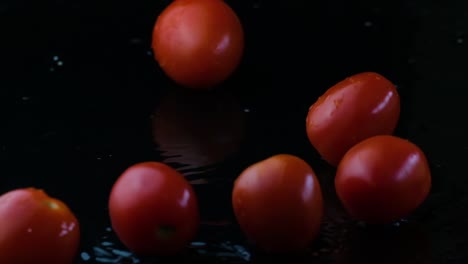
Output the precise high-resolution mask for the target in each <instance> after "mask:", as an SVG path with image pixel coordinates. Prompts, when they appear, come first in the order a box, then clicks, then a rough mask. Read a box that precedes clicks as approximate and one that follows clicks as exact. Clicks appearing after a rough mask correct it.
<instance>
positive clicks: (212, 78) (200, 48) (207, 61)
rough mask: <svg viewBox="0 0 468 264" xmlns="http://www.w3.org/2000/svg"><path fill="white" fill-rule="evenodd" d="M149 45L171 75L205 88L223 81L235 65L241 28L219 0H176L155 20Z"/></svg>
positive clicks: (239, 53) (240, 51)
mask: <svg viewBox="0 0 468 264" xmlns="http://www.w3.org/2000/svg"><path fill="white" fill-rule="evenodd" d="M152 48H153V51H154V57H155V59H156V61H158V63H159V65H160V67H161V68H162V70H163V71H164V72H165V73H166V74H167V75H168V76H169V77H170V78H171V79H173V80H174V81H175V82H177V83H179V84H181V85H183V86H186V87H191V88H197V89H206V88H211V87H213V86H215V85H217V84H219V83H221V82H223V81H224V80H225V79H227V78H228V77H229V76H230V75H231V74H232V73H233V72H234V71H235V69H236V68H237V67H238V65H239V63H240V61H241V57H242V54H243V50H244V32H243V29H242V25H241V23H240V21H239V18H238V17H237V15H236V14H235V12H234V11H233V10H232V9H231V8H230V7H229V6H228V5H227V4H226V3H225V2H224V1H223V0H177V1H173V2H172V3H171V4H170V5H169V6H167V7H166V9H165V10H163V12H162V13H161V14H160V16H159V17H158V19H157V20H156V23H155V26H154V29H153V41H152Z"/></svg>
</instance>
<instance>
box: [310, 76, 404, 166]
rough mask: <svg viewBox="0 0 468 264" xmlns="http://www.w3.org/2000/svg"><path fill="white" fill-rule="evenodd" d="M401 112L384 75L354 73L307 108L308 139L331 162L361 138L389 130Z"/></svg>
mask: <svg viewBox="0 0 468 264" xmlns="http://www.w3.org/2000/svg"><path fill="white" fill-rule="evenodd" d="M399 116H400V97H399V95H398V92H397V91H396V89H395V86H394V85H393V84H392V83H391V82H390V81H389V80H387V79H385V78H384V77H383V76H381V75H379V74H377V73H373V72H365V73H360V74H356V75H354V76H351V77H349V78H346V79H345V80H343V81H341V82H339V83H337V84H336V85H334V86H333V87H331V88H330V89H328V90H327V91H326V92H325V93H324V94H323V95H322V96H321V97H320V98H319V99H318V100H317V101H316V102H315V103H314V104H313V105H312V106H311V107H310V109H309V113H308V115H307V121H306V130H307V135H308V137H309V140H310V142H311V143H312V145H313V146H314V147H315V149H316V150H317V151H318V152H319V153H320V155H321V156H322V157H323V159H325V160H326V161H327V162H329V163H330V164H332V165H335V166H336V165H338V163H339V162H340V160H341V158H342V157H343V155H344V154H345V153H346V151H348V150H349V149H350V148H351V147H352V146H354V145H355V144H357V143H359V142H360V141H362V140H364V139H366V138H369V137H372V136H376V135H386V134H392V133H393V131H394V130H395V127H396V125H397V122H398V119H399Z"/></svg>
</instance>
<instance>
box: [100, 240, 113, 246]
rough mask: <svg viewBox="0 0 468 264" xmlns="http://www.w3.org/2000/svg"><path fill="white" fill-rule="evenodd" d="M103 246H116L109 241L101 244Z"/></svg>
mask: <svg viewBox="0 0 468 264" xmlns="http://www.w3.org/2000/svg"><path fill="white" fill-rule="evenodd" d="M101 245H103V246H105V247H109V246H112V245H114V243H112V242H108V241H104V242H102V243H101Z"/></svg>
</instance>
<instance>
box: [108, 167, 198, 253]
mask: <svg viewBox="0 0 468 264" xmlns="http://www.w3.org/2000/svg"><path fill="white" fill-rule="evenodd" d="M109 213H110V218H111V222H112V227H113V229H114V231H115V233H116V234H117V236H118V237H119V239H120V240H121V241H122V243H123V244H124V245H126V246H127V247H128V248H129V249H130V250H132V251H133V252H135V253H137V254H141V255H172V254H175V253H177V252H179V251H181V250H182V249H183V248H184V247H185V246H186V245H187V244H188V243H189V242H190V240H191V239H192V238H193V237H194V236H195V234H196V232H197V230H198V225H199V221H200V220H199V213H198V202H197V199H196V197H195V193H194V191H193V189H192V186H191V185H190V184H189V183H188V182H187V181H186V180H185V178H184V176H183V175H181V174H180V173H179V172H177V171H176V170H174V169H173V168H171V167H169V166H167V165H165V164H163V163H159V162H142V163H138V164H135V165H133V166H131V167H129V168H128V169H127V170H125V171H124V172H123V173H122V175H121V176H120V177H119V178H118V179H117V181H116V182H115V184H114V186H113V187H112V191H111V194H110V197H109Z"/></svg>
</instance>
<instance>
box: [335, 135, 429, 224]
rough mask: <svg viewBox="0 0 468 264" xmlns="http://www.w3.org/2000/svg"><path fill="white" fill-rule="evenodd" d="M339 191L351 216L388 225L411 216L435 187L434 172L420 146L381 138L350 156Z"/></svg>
mask: <svg viewBox="0 0 468 264" xmlns="http://www.w3.org/2000/svg"><path fill="white" fill-rule="evenodd" d="M335 188H336V192H337V195H338V197H339V198H340V200H341V202H342V203H343V205H344V207H345V209H346V210H347V211H348V212H349V214H350V215H351V216H353V217H354V218H356V219H359V220H363V221H365V222H368V223H372V224H384V223H390V222H392V221H396V220H399V219H401V218H402V217H405V216H407V215H408V214H410V213H411V212H412V211H413V210H415V209H416V208H417V207H419V206H420V205H421V204H422V203H423V201H424V200H425V199H426V197H427V196H428V194H429V191H430V188H431V173H430V169H429V165H428V162H427V159H426V156H425V155H424V153H423V152H422V151H421V149H420V148H419V147H418V146H416V145H415V144H413V143H411V142H409V141H407V140H404V139H401V138H398V137H395V136H389V135H381V136H375V137H371V138H369V139H366V140H364V141H362V142H361V143H359V144H357V145H355V146H354V147H353V148H351V149H350V150H349V151H348V152H347V153H346V155H345V156H344V157H343V160H342V161H341V162H340V165H339V166H338V170H337V173H336V178H335Z"/></svg>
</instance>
